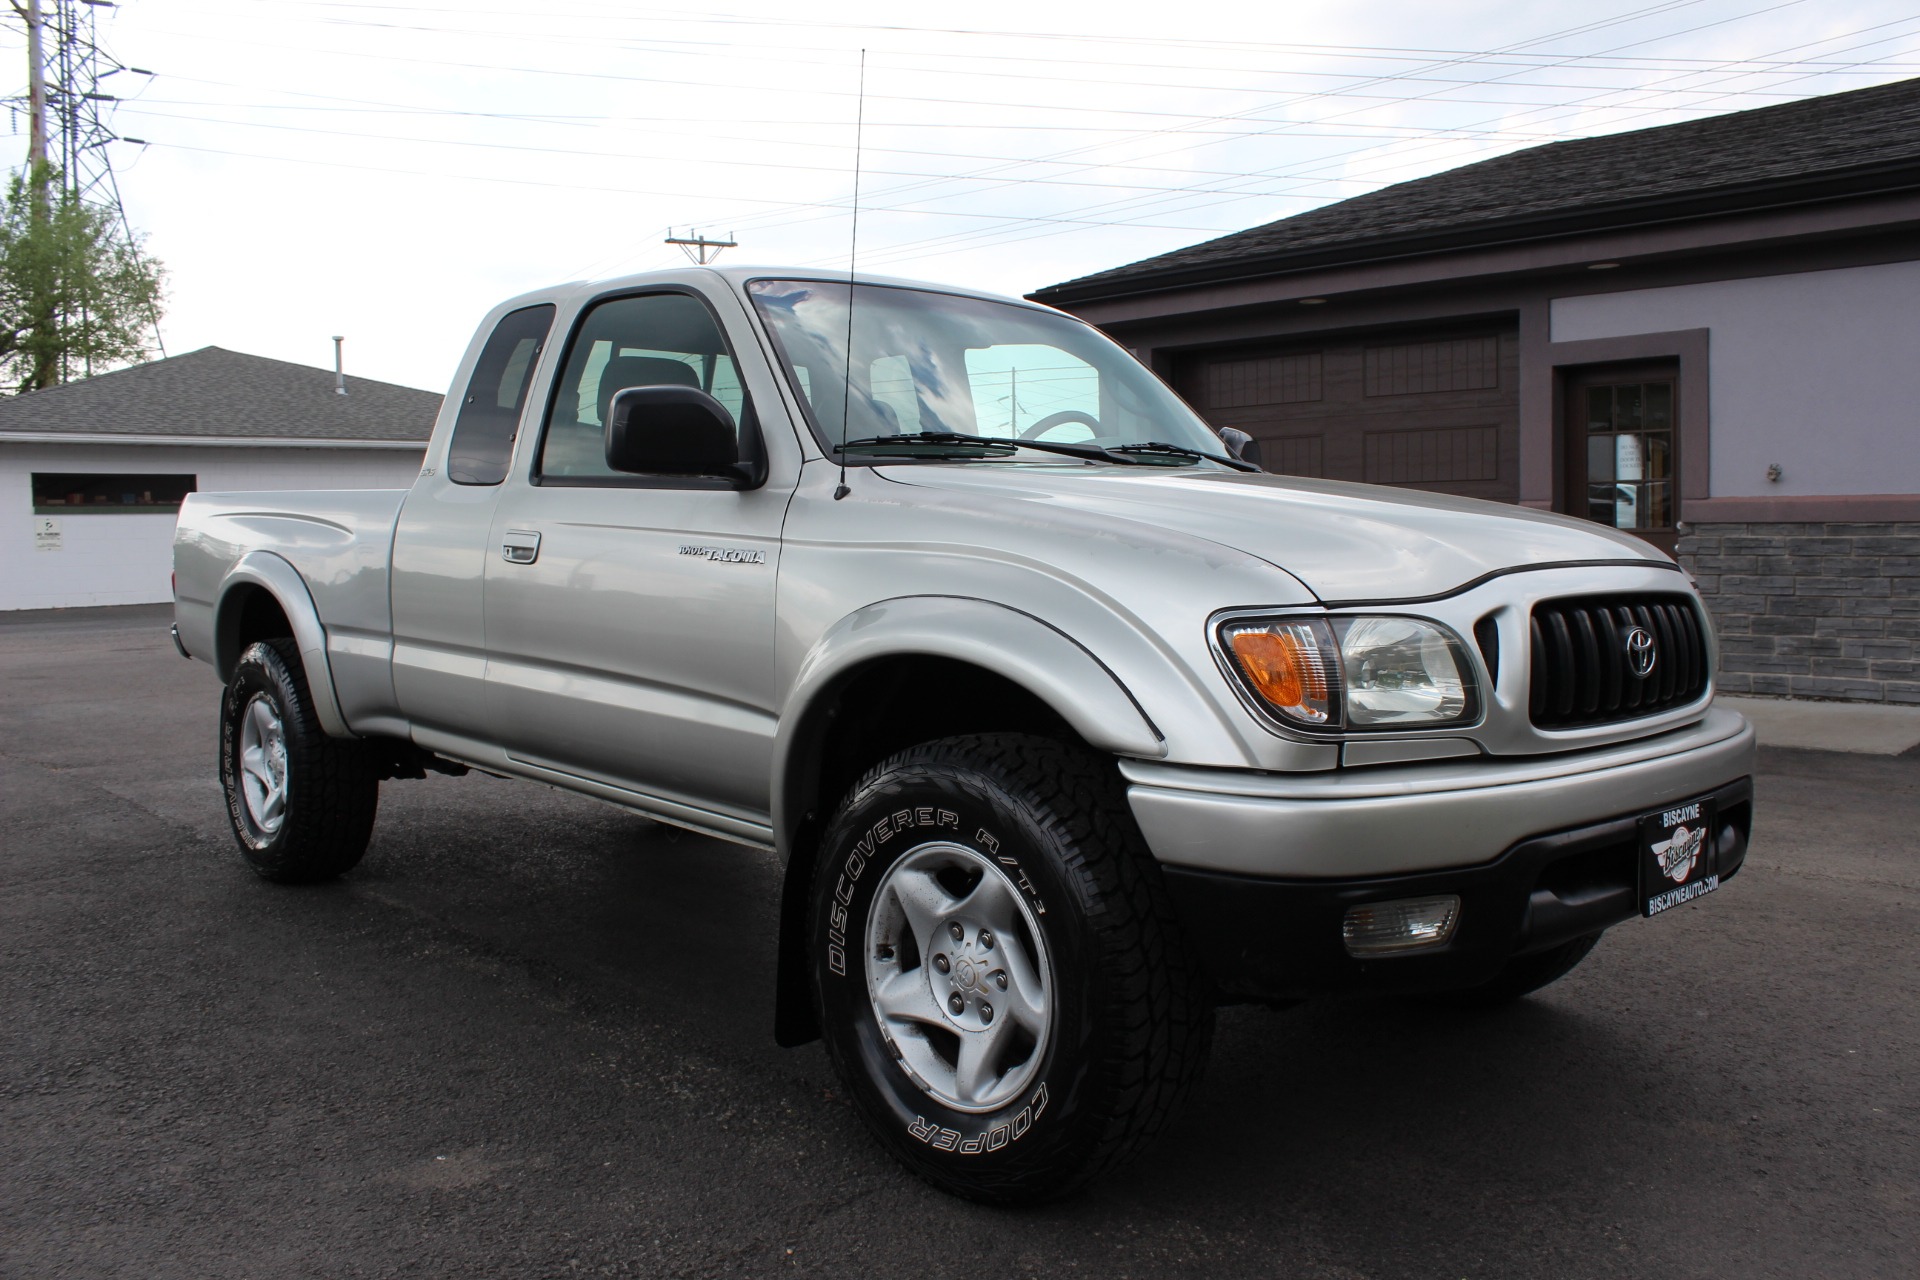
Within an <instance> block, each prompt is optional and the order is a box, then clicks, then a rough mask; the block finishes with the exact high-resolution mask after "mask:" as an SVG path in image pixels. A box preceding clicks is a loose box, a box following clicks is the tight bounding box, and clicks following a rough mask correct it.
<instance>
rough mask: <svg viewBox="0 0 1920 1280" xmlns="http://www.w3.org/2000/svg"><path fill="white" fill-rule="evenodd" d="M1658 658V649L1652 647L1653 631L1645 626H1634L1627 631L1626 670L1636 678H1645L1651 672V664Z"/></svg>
mask: <svg viewBox="0 0 1920 1280" xmlns="http://www.w3.org/2000/svg"><path fill="white" fill-rule="evenodd" d="M1659 660H1660V651H1659V650H1658V649H1656V648H1654V644H1653V633H1652V632H1651V631H1648V630H1647V629H1646V628H1645V627H1635V628H1634V629H1633V630H1631V631H1629V632H1627V670H1629V671H1631V672H1633V674H1634V676H1635V678H1636V679H1640V680H1645V679H1646V678H1647V677H1648V676H1650V675H1652V674H1653V664H1654V663H1656V662H1658V661H1659Z"/></svg>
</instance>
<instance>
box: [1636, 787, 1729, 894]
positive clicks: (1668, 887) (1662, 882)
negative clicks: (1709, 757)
mask: <svg viewBox="0 0 1920 1280" xmlns="http://www.w3.org/2000/svg"><path fill="white" fill-rule="evenodd" d="M1719 887H1720V868H1719V866H1718V865H1717V864H1716V862H1715V858H1714V839H1713V801H1711V800H1705V799H1702V800H1688V801H1684V802H1683V803H1680V804H1677V805H1674V806H1673V807H1672V808H1669V809H1662V810H1660V811H1659V812H1658V813H1649V814H1647V815H1646V816H1645V817H1643V818H1641V819H1640V914H1641V915H1643V916H1657V915H1659V914H1660V913H1661V912H1662V911H1671V910H1672V909H1673V908H1675V907H1679V906H1685V905H1686V904H1687V903H1689V902H1692V901H1694V900H1695V899H1698V898H1701V897H1704V896H1705V895H1707V894H1709V893H1712V892H1713V891H1714V890H1715V889H1718V888H1719Z"/></svg>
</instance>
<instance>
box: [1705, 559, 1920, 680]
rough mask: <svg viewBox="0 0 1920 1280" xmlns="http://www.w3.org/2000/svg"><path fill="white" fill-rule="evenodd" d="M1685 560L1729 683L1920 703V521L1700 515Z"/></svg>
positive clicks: (1722, 678) (1725, 677) (1721, 667)
mask: <svg viewBox="0 0 1920 1280" xmlns="http://www.w3.org/2000/svg"><path fill="white" fill-rule="evenodd" d="M1680 563H1681V564H1682V565H1683V566H1685V567H1686V568H1687V570H1689V571H1690V572H1691V573H1692V574H1693V575H1694V577H1695V578H1696V579H1697V580H1698V581H1699V583H1700V593H1701V595H1702V596H1704V597H1705V598H1706V603H1707V609H1708V611H1709V612H1711V613H1712V615H1713V625H1714V630H1715V631H1716V632H1718V633H1719V639H1720V675H1719V688H1720V690H1721V692H1723V693H1733V694H1744V693H1755V694H1771V695H1778V696H1782V697H1795V698H1839V699H1846V700H1849V701H1856V702H1895V703H1913V704H1920V523H1913V522H1901V523H1892V524H1838V523H1825V524H1820V523H1805V524H1797V523H1796V524H1700V525H1693V526H1691V527H1690V528H1689V530H1688V532H1687V533H1686V534H1685V535H1683V536H1682V537H1681V539H1680Z"/></svg>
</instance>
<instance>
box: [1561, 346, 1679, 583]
mask: <svg viewBox="0 0 1920 1280" xmlns="http://www.w3.org/2000/svg"><path fill="white" fill-rule="evenodd" d="M1678 391H1679V370H1678V369H1676V368H1675V367H1674V366H1672V365H1671V364H1668V365H1662V366H1656V367H1649V366H1644V365H1643V366H1639V367H1636V368H1633V369H1624V370H1611V371H1592V372H1581V373H1578V374H1575V375H1573V376H1572V377H1570V378H1569V379H1568V380H1567V383H1566V399H1565V423H1564V435H1563V439H1564V445H1565V457H1566V462H1567V468H1566V471H1567V475H1566V493H1565V501H1564V504H1563V509H1564V510H1567V511H1569V512H1571V513H1572V514H1574V515H1579V516H1584V517H1586V518H1587V519H1589V520H1593V521H1595V522H1597V523H1599V524H1604V525H1610V526H1612V527H1613V528H1615V529H1623V530H1626V531H1627V532H1629V533H1633V534H1636V535H1638V536H1640V537H1642V538H1645V539H1646V540H1647V541H1648V542H1651V543H1652V544H1653V545H1655V546H1656V547H1659V548H1660V549H1661V550H1662V551H1665V552H1666V553H1667V554H1668V555H1672V554H1673V550H1674V546H1675V543H1676V542H1677V541H1678V538H1679V532H1678V529H1677V528H1676V526H1677V525H1678V523H1679V520H1680V511H1679V499H1680V486H1679V474H1680V469H1679V458H1678V446H1679V438H1678V437H1679V432H1678V424H1679V415H1678V408H1679V395H1678Z"/></svg>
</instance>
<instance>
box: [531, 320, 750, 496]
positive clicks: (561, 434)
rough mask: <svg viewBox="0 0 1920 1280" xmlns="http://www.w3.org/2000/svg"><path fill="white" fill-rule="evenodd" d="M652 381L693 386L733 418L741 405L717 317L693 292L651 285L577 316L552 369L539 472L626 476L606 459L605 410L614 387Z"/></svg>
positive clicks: (743, 397)
mask: <svg viewBox="0 0 1920 1280" xmlns="http://www.w3.org/2000/svg"><path fill="white" fill-rule="evenodd" d="M660 385H678V386H685V387H698V388H699V389H700V390H702V391H705V392H706V393H707V394H708V395H710V396H712V397H713V398H714V399H716V400H718V401H719V402H720V403H721V404H722V405H725V406H726V409H727V411H728V412H729V413H731V414H732V415H733V418H734V422H735V423H736V425H737V424H738V422H739V420H740V416H741V413H742V411H743V410H744V408H745V405H746V392H745V391H744V390H743V388H742V387H741V385H740V372H739V369H738V367H737V366H736V365H735V363H734V360H733V356H732V355H731V354H730V353H729V352H728V350H727V344H726V339H725V337H724V336H723V335H722V334H721V332H720V325H719V323H718V322H717V321H716V320H715V319H714V318H713V313H712V312H710V311H708V310H707V308H706V304H704V303H703V302H701V301H700V300H699V299H698V298H695V297H692V296H691V295H688V294H684V293H655V294H647V295H644V296H642V297H637V298H612V299H609V300H608V301H606V302H602V303H599V304H598V305H596V306H595V307H594V308H593V309H592V310H591V311H589V312H587V315H586V318H585V319H584V320H582V321H581V323H580V328H579V330H578V331H577V332H576V333H575V334H574V337H573V345H572V347H571V348H570V349H569V350H568V352H567V361H566V364H565V365H564V366H563V367H562V369H561V371H560V378H559V381H558V383H557V384H556V390H555V393H554V397H553V403H552V407H551V408H550V409H549V410H548V412H547V423H546V433H545V436H544V437H543V439H542V442H541V446H540V465H539V474H540V475H541V476H543V477H548V476H551V477H558V478H566V479H575V480H578V479H587V480H593V479H602V478H604V479H608V480H612V479H614V478H616V477H620V478H623V479H624V478H627V477H621V476H620V473H619V472H616V471H614V470H613V468H611V467H609V466H608V465H607V458H606V443H605V441H606V432H605V428H606V420H607V413H608V411H609V408H610V406H611V405H612V404H613V397H614V395H615V394H616V393H618V392H620V391H624V390H626V389H627V388H628V387H651V386H660Z"/></svg>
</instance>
